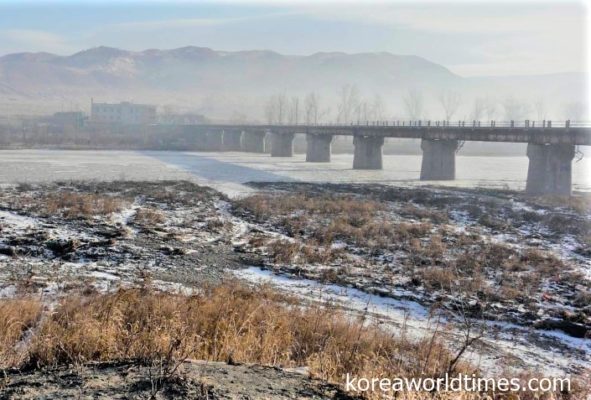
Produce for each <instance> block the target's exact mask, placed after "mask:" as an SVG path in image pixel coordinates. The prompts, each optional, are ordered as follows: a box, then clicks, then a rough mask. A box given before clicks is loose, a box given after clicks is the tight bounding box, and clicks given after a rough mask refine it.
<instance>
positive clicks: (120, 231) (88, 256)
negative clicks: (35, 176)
mask: <svg viewBox="0 0 591 400" xmlns="http://www.w3.org/2000/svg"><path fill="white" fill-rule="evenodd" d="M225 202H226V198H225V197H224V196H223V195H221V194H220V193H218V192H216V191H214V190H213V189H209V188H207V187H202V186H198V185H195V184H193V183H189V182H166V181H165V182H159V183H148V182H112V183H58V184H49V185H19V186H16V187H11V188H6V189H4V190H2V192H0V229H1V231H0V232H1V233H2V235H1V237H0V280H1V283H0V285H1V289H0V293H2V294H4V295H5V296H6V295H10V294H22V293H42V294H43V295H45V296H53V295H60V294H64V293H67V292H69V291H72V290H79V289H83V288H85V290H87V289H88V288H94V289H96V290H100V291H104V290H109V289H111V290H112V289H114V288H116V287H118V286H126V285H135V284H138V283H139V282H140V281H142V280H149V281H150V282H153V283H155V284H156V285H160V286H162V287H164V288H169V289H171V290H172V289H175V288H176V289H179V288H181V289H182V288H190V287H191V284H192V283H194V282H198V283H203V282H204V281H211V282H218V281H219V279H220V277H221V276H222V273H223V270H225V269H227V268H235V267H236V266H237V265H240V261H239V257H238V256H237V254H235V253H234V251H233V248H232V245H231V243H230V240H229V238H230V237H231V231H232V227H231V226H230V225H228V224H226V223H225V222H224V221H223V220H222V219H221V218H220V210H219V208H220V207H223V205H224V204H225Z"/></svg>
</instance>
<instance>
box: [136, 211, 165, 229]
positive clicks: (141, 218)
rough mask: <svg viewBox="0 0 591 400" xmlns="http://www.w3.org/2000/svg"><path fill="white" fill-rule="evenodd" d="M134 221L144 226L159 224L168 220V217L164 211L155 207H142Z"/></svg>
mask: <svg viewBox="0 0 591 400" xmlns="http://www.w3.org/2000/svg"><path fill="white" fill-rule="evenodd" d="M133 222H135V223H136V224H140V225H144V226H150V225H158V224H162V223H164V222H166V217H165V216H164V214H163V213H162V212H160V211H158V210H155V209H153V208H140V209H139V210H137V212H136V213H135V216H134V217H133Z"/></svg>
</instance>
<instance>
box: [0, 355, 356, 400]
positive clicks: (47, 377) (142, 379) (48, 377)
mask: <svg viewBox="0 0 591 400" xmlns="http://www.w3.org/2000/svg"><path fill="white" fill-rule="evenodd" d="M41 398H45V399H58V398H59V399H148V398H151V399H155V400H156V399H159V400H164V399H180V398H182V399H194V400H206V399H208V400H217V399H219V400H221V399H327V400H328V399H342V400H346V399H354V397H350V396H349V395H347V394H346V393H344V392H342V391H341V389H339V388H338V387H336V386H334V385H330V384H327V383H325V382H323V381H320V380H314V379H310V378H308V377H307V376H306V374H305V373H304V374H302V373H297V372H290V371H287V370H283V369H280V368H273V367H264V366H259V365H228V364H225V363H219V362H199V361H187V362H183V363H181V364H180V365H179V366H178V372H177V373H175V374H174V376H172V377H169V378H166V379H164V380H163V379H162V376H160V375H159V374H158V369H157V368H156V367H149V366H147V365H141V364H136V363H102V364H90V365H84V366H77V367H71V368H65V367H64V368H58V369H53V370H42V371H34V372H25V373H20V372H19V373H8V374H7V375H6V376H5V377H4V382H3V385H2V390H1V391H0V399H2V400H17V399H18V400H21V399H22V400H29V399H30V400H33V399H41Z"/></svg>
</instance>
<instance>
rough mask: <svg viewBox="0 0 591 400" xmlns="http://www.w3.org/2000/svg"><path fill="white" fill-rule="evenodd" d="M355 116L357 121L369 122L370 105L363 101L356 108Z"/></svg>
mask: <svg viewBox="0 0 591 400" xmlns="http://www.w3.org/2000/svg"><path fill="white" fill-rule="evenodd" d="M355 114H356V115H357V121H369V120H370V116H369V105H368V104H367V101H366V100H361V101H360V102H359V104H357V107H356V108H355Z"/></svg>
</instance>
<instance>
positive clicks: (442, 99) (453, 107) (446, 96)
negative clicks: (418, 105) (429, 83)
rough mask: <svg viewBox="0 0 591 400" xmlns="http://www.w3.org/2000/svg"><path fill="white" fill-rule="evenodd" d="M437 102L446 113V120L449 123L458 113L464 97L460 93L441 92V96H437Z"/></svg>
mask: <svg viewBox="0 0 591 400" xmlns="http://www.w3.org/2000/svg"><path fill="white" fill-rule="evenodd" d="M437 100H438V101H439V104H441V107H442V108H443V112H444V113H445V120H446V121H449V120H451V119H452V118H453V116H454V114H455V113H456V112H457V111H458V108H459V107H460V104H461V102H462V96H461V95H460V94H459V93H458V92H454V91H451V90H447V91H445V92H441V93H440V94H439V96H437Z"/></svg>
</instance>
